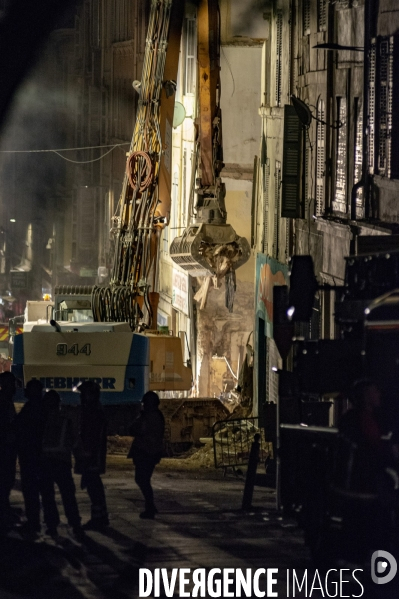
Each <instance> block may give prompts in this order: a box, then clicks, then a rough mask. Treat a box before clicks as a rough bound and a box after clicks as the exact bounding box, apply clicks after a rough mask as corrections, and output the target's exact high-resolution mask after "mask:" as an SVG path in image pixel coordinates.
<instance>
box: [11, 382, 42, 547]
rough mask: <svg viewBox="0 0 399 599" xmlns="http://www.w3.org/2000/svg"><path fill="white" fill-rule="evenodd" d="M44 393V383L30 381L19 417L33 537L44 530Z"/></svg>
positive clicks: (24, 484) (23, 484)
mask: <svg viewBox="0 0 399 599" xmlns="http://www.w3.org/2000/svg"><path fill="white" fill-rule="evenodd" d="M42 395H43V385H42V383H41V382H40V381H39V380H37V379H32V380H30V381H28V383H27V384H26V388H25V397H26V399H27V400H28V401H27V402H26V403H25V405H24V406H23V408H22V410H21V411H20V412H19V414H18V415H17V418H16V430H17V450H18V460H19V467H20V473H21V488H22V494H23V497H24V503H25V516H26V519H27V521H26V523H25V524H24V525H23V527H22V532H25V533H27V534H29V535H32V536H33V537H35V536H36V535H37V534H38V533H39V532H40V530H41V526H40V488H39V473H40V455H41V445H42V436H43V425H44V422H43V406H42Z"/></svg>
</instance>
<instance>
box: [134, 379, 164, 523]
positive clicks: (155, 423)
mask: <svg viewBox="0 0 399 599" xmlns="http://www.w3.org/2000/svg"><path fill="white" fill-rule="evenodd" d="M158 406H159V397H158V395H157V394H156V393H154V391H148V392H147V393H145V394H144V396H143V399H142V408H143V409H142V412H141V414H140V416H139V417H138V418H137V420H135V422H133V424H132V426H131V430H130V434H131V435H132V436H133V437H134V439H133V443H132V446H131V448H130V451H129V453H128V456H127V457H128V458H132V459H133V463H134V466H135V481H136V483H137V486H138V487H139V489H140V490H141V492H142V493H143V495H144V500H145V509H144V512H142V513H141V514H140V518H149V519H153V518H154V517H155V514H156V513H157V509H156V507H155V504H154V492H153V489H152V486H151V477H152V474H153V472H154V469H155V466H156V465H157V464H158V463H159V462H160V461H161V458H162V453H163V437H164V432H165V419H164V416H163V414H162V412H161V410H160V409H159V407H158Z"/></svg>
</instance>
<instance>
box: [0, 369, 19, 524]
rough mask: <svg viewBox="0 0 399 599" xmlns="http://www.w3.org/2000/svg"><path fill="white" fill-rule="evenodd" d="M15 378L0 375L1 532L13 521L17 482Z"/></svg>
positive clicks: (9, 373) (6, 374)
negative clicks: (12, 510) (13, 496)
mask: <svg viewBox="0 0 399 599" xmlns="http://www.w3.org/2000/svg"><path fill="white" fill-rule="evenodd" d="M14 395H15V377H14V375H13V374H11V372H2V373H1V374H0V532H1V531H5V530H6V529H7V528H8V527H9V525H10V523H11V521H12V513H11V505H10V494H11V489H12V488H13V486H14V482H15V472H16V462H17V437H16V430H15V419H16V413H15V406H14V402H13V398H14Z"/></svg>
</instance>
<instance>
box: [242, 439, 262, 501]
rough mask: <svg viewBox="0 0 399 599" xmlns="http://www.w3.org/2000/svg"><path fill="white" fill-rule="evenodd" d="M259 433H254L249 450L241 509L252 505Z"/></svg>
mask: <svg viewBox="0 0 399 599" xmlns="http://www.w3.org/2000/svg"><path fill="white" fill-rule="evenodd" d="M259 441H260V434H259V433H256V435H255V436H254V441H253V443H252V445H251V451H250V453H249V460H248V470H247V477H246V479H245V487H244V495H243V498H242V506H241V509H242V510H250V509H251V507H252V495H253V492H254V486H255V478H256V469H257V466H258V461H259V450H260V445H259Z"/></svg>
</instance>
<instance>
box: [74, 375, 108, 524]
mask: <svg viewBox="0 0 399 599" xmlns="http://www.w3.org/2000/svg"><path fill="white" fill-rule="evenodd" d="M78 390H79V392H80V399H81V415H80V433H79V441H78V448H77V451H76V453H75V460H76V461H75V473H76V474H81V475H82V479H81V488H82V489H87V492H88V494H89V497H90V500H91V518H90V520H89V521H88V522H87V523H86V524H85V525H84V526H83V529H84V530H100V531H101V530H103V529H104V528H105V527H106V526H108V524H109V519H108V510H107V502H106V498H105V491H104V485H103V482H102V480H101V474H104V473H105V467H106V456H107V428H106V419H105V414H104V412H103V410H102V408H101V403H100V386H99V385H98V384H97V383H95V382H94V381H84V382H83V383H81V384H80V385H79V387H78Z"/></svg>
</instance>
